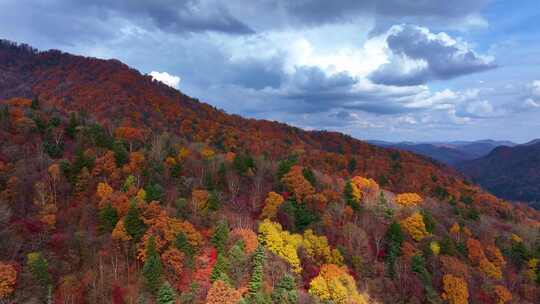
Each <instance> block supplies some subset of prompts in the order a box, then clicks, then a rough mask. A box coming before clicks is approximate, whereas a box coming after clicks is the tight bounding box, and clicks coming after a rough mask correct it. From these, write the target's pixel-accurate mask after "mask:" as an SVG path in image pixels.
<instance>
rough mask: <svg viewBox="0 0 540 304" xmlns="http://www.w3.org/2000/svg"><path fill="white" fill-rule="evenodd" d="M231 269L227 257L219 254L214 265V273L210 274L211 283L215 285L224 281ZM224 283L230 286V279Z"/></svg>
mask: <svg viewBox="0 0 540 304" xmlns="http://www.w3.org/2000/svg"><path fill="white" fill-rule="evenodd" d="M229 268H230V265H229V261H228V260H227V258H226V257H225V255H223V254H221V253H218V256H217V260H216V263H215V264H214V268H212V273H211V274H210V282H212V283H213V282H215V281H217V280H219V279H223V275H227V273H228V272H229ZM224 281H225V282H227V283H229V284H230V283H231V281H230V279H228V280H224Z"/></svg>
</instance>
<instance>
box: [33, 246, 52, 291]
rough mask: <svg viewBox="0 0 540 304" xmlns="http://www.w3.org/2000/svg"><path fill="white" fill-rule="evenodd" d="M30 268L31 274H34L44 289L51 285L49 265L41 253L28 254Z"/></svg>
mask: <svg viewBox="0 0 540 304" xmlns="http://www.w3.org/2000/svg"><path fill="white" fill-rule="evenodd" d="M28 266H30V272H31V273H32V276H33V277H34V279H35V280H36V281H38V282H39V283H40V284H41V285H42V286H43V287H46V286H47V285H49V284H50V283H51V277H50V274H49V263H48V262H47V260H46V259H45V258H44V257H43V254H41V252H33V253H29V254H28Z"/></svg>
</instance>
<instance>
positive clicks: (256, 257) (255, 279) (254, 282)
mask: <svg viewBox="0 0 540 304" xmlns="http://www.w3.org/2000/svg"><path fill="white" fill-rule="evenodd" d="M265 259H266V257H265V255H264V247H263V246H262V245H259V246H258V247H257V249H256V250H255V253H253V258H252V272H251V278H250V280H249V286H248V288H249V293H250V294H252V295H255V294H256V293H257V292H259V290H260V289H261V287H262V284H263V280H264V261H265Z"/></svg>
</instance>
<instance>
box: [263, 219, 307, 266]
mask: <svg viewBox="0 0 540 304" xmlns="http://www.w3.org/2000/svg"><path fill="white" fill-rule="evenodd" d="M259 241H260V242H261V243H262V244H263V245H264V246H265V247H266V248H267V249H268V250H269V251H270V252H272V253H274V254H275V255H277V256H279V257H281V258H283V259H284V260H285V261H287V263H288V264H289V265H290V266H291V269H292V271H293V272H295V273H300V272H301V271H302V267H301V265H300V258H299V257H298V252H297V249H298V247H299V246H300V245H301V244H302V236H301V235H299V234H291V233H290V232H288V231H286V230H283V228H282V227H281V225H280V224H279V223H275V222H272V221H270V220H268V219H265V220H264V221H263V222H262V223H260V224H259Z"/></svg>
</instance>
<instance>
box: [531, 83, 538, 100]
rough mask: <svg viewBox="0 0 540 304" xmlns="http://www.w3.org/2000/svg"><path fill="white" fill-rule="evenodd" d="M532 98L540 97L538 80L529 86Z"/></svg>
mask: <svg viewBox="0 0 540 304" xmlns="http://www.w3.org/2000/svg"><path fill="white" fill-rule="evenodd" d="M530 87H531V93H532V95H533V96H536V97H540V80H533V81H532V82H531V84H530Z"/></svg>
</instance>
